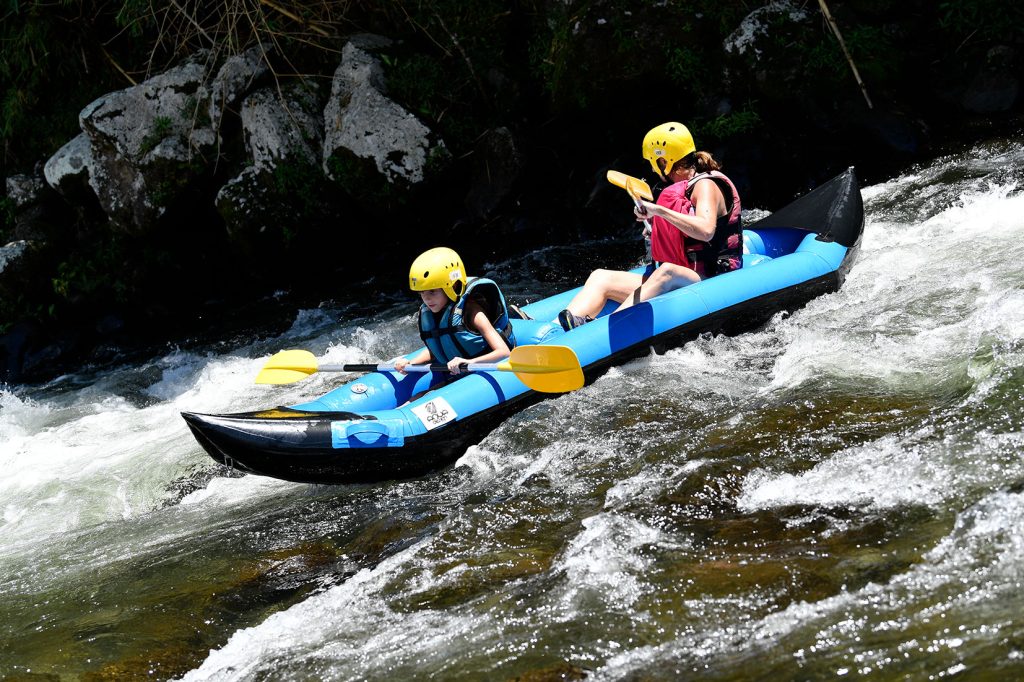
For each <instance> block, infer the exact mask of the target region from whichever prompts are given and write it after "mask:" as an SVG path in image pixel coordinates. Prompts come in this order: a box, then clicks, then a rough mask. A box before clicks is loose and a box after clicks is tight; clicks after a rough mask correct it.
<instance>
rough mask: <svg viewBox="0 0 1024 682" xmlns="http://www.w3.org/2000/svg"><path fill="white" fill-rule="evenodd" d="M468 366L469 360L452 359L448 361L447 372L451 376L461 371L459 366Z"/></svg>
mask: <svg viewBox="0 0 1024 682" xmlns="http://www.w3.org/2000/svg"><path fill="white" fill-rule="evenodd" d="M464 364H469V360H467V359H466V358H452V359H451V360H449V361H448V371H449V372H451V373H452V374H458V373H459V372H461V371H462V367H461V366H460V365H464Z"/></svg>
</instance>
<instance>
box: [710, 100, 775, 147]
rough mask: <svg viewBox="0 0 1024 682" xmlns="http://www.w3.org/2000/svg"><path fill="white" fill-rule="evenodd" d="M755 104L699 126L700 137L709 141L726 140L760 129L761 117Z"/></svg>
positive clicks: (749, 103)
mask: <svg viewBox="0 0 1024 682" xmlns="http://www.w3.org/2000/svg"><path fill="white" fill-rule="evenodd" d="M754 107H755V103H753V102H748V103H747V105H746V106H745V107H744V108H743V109H741V110H739V111H733V112H731V113H729V114H725V115H723V116H719V117H717V118H715V119H713V120H711V121H708V122H707V123H704V124H702V125H701V126H700V133H701V137H702V138H705V139H707V140H710V141H715V140H727V139H729V138H732V137H737V136H739V135H744V134H747V133H751V132H754V131H755V130H757V129H758V128H760V127H761V123H762V121H761V116H760V115H759V114H758V113H757V110H756V109H755V108H754Z"/></svg>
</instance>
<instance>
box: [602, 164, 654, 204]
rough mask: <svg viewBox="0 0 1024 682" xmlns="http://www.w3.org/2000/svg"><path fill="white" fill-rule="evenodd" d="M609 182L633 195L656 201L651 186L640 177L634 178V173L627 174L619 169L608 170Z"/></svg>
mask: <svg viewBox="0 0 1024 682" xmlns="http://www.w3.org/2000/svg"><path fill="white" fill-rule="evenodd" d="M608 182H610V183H612V184H613V185H615V186H616V187H621V188H622V189H624V190H626V191H627V192H629V195H630V196H631V197H633V198H634V199H635V198H640V199H644V200H646V201H654V194H652V193H651V186H650V185H648V184H647V183H646V182H644V181H643V180H641V179H640V178H634V177H633V176H632V175H626V174H625V173H620V172H619V171H614V170H610V171H608Z"/></svg>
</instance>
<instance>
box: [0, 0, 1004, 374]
mask: <svg viewBox="0 0 1024 682" xmlns="http://www.w3.org/2000/svg"><path fill="white" fill-rule="evenodd" d="M762 5H763V3H761V2H743V1H735V0H732V1H725V2H720V3H714V4H710V5H708V4H705V5H701V6H700V7H697V6H695V5H694V4H693V3H684V2H674V1H670V2H667V3H649V2H641V3H632V4H631V5H630V6H629V7H628V8H626V7H624V6H623V5H622V3H617V2H613V1H611V0H609V1H602V0H591V1H589V2H581V1H574V2H561V1H557V2H556V1H544V0H519V1H512V2H500V1H497V0H481V1H480V2H471V3H467V2H464V1H462V0H406V1H404V2H403V1H401V0H382V1H381V2H359V1H354V0H352V1H349V0H319V1H310V2H298V1H296V0H273V1H271V0H227V1H225V2H218V3H207V2H200V1H199V0H177V1H176V2H170V3H163V2H153V1H152V0H112V1H108V0H60V1H59V2H57V1H45V2H44V1H39V0H3V5H2V7H3V9H2V12H3V15H2V18H0V85H2V87H0V92H2V101H0V108H2V114H0V131H2V137H3V147H2V150H0V151H2V156H0V170H2V175H3V176H4V177H8V176H12V175H15V174H29V175H31V174H38V173H39V170H40V167H41V164H42V163H43V162H45V161H46V159H47V158H49V156H50V155H52V154H53V153H54V152H55V151H56V150H57V149H59V148H60V147H61V146H62V145H64V144H65V143H66V142H67V141H68V140H70V139H71V138H73V137H74V136H75V135H77V134H78V133H79V132H80V129H79V126H78V112H79V111H81V110H82V108H83V107H85V105H87V104H88V103H89V102H91V101H93V100H94V99H95V98H97V97H99V96H101V95H103V94H104V93H108V92H111V91H114V90H119V89H122V88H126V87H129V86H130V85H133V84H135V83H138V82H141V81H143V80H145V79H146V78H147V77H149V76H152V75H154V74H156V73H159V72H161V71H163V70H165V69H166V68H168V67H169V66H171V65H173V64H175V63H176V62H178V61H179V60H181V59H182V58H184V57H185V56H187V55H190V54H192V53H194V52H195V51H196V50H197V49H200V48H207V49H212V50H214V51H215V52H220V53H223V54H225V55H227V54H236V53H239V52H241V51H242V50H244V49H245V48H247V47H250V46H252V45H254V44H257V43H260V42H262V43H265V44H267V45H273V46H275V47H276V49H275V50H274V51H273V52H272V53H271V54H270V55H269V56H268V57H267V59H268V60H269V61H270V65H271V68H272V76H273V78H274V79H275V80H276V81H277V83H278V84H279V85H281V86H282V87H283V86H284V85H285V84H287V83H291V82H295V81H300V82H311V83H319V84H320V87H321V89H322V90H323V91H329V89H330V79H331V75H332V73H333V71H334V69H335V68H336V67H337V64H338V61H339V55H340V50H341V48H342V47H343V45H344V44H345V42H346V39H347V37H348V36H350V35H353V34H359V33H374V34H379V35H384V36H387V37H388V38H391V39H392V40H395V41H396V42H395V43H394V44H393V45H392V47H390V48H388V49H387V50H384V51H383V53H382V55H381V58H382V59H383V61H384V64H385V70H386V77H387V88H388V95H389V97H391V98H392V99H394V100H395V101H396V102H398V103H400V104H401V105H402V106H404V107H405V108H406V109H407V110H409V111H411V112H413V113H414V114H415V115H416V116H417V117H419V118H420V119H421V120H422V121H423V122H424V123H425V124H426V125H427V126H428V127H430V128H431V130H432V131H434V132H435V133H436V134H437V135H438V136H439V137H440V138H441V139H443V140H444V142H445V145H446V148H447V150H448V152H449V154H448V155H443V156H438V158H436V159H432V160H431V162H432V163H433V164H434V168H433V169H432V170H434V171H435V172H433V173H431V176H430V178H429V179H428V180H427V181H426V182H424V183H422V184H421V186H416V187H405V186H401V185H399V184H392V183H389V182H388V181H387V180H386V179H385V178H384V177H383V176H381V175H380V174H379V173H377V171H376V169H375V168H373V167H372V166H370V165H368V164H366V163H365V162H364V161H363V160H361V159H358V158H356V157H352V158H349V159H345V158H341V159H334V160H333V161H332V167H331V171H332V175H333V176H334V178H335V179H334V180H327V179H325V177H324V176H323V174H322V173H321V172H320V169H319V168H317V167H311V166H308V165H303V164H295V165H293V166H282V167H279V168H278V169H277V170H276V171H275V173H274V185H273V187H272V189H271V191H270V193H271V194H272V195H273V197H272V198H273V201H274V202H275V205H277V206H278V207H279V209H280V214H281V215H280V219H279V220H278V221H277V222H278V225H279V229H277V230H275V231H273V232H272V233H270V234H268V235H264V236H263V237H262V238H261V239H262V241H256V242H254V241H247V242H245V243H240V242H239V241H238V240H237V239H236V238H235V237H233V236H232V235H229V234H227V233H226V231H225V229H224V226H223V224H222V222H221V217H220V216H218V214H217V212H216V211H215V210H214V209H213V207H212V206H213V202H212V198H213V194H215V193H216V189H217V187H219V186H220V184H219V183H222V182H223V181H224V180H225V179H226V178H228V177H230V175H229V173H230V172H231V171H232V170H234V168H233V164H234V165H237V164H238V159H239V158H240V156H241V154H240V153H238V152H239V147H240V143H239V142H238V141H237V139H236V140H234V141H233V140H232V138H231V135H230V134H224V138H225V146H224V147H223V148H221V149H220V157H219V158H214V159H201V160H197V163H198V164H200V166H201V168H200V169H198V170H199V174H200V175H204V177H206V178H207V179H208V181H209V183H210V186H209V188H207V189H206V190H205V191H204V189H203V188H199V189H191V190H190V192H192V193H191V194H185V195H183V194H182V188H181V187H177V186H174V185H169V186H167V187H165V188H162V189H163V190H164V193H163V194H162V195H161V194H160V193H159V192H158V193H157V196H156V200H157V201H158V202H159V201H164V202H166V204H167V207H168V209H169V210H168V214H167V218H166V219H165V221H164V222H165V225H164V229H162V230H158V231H150V232H147V233H145V234H131V233H126V232H124V231H118V230H113V229H110V226H109V225H108V223H107V220H106V217H105V215H104V214H103V212H102V211H101V210H100V209H99V207H98V206H94V205H90V204H89V203H88V202H84V203H82V204H77V205H72V204H70V203H65V204H62V205H58V206H57V207H56V208H51V209H50V212H49V213H48V214H47V215H46V216H44V219H43V222H46V223H48V224H50V225H51V226H53V225H56V228H55V232H54V233H51V236H50V237H51V239H52V238H53V234H57V235H59V239H60V240H61V242H62V243H63V244H65V245H66V248H64V249H63V250H62V251H60V255H59V256H58V257H52V256H51V258H50V260H44V261H43V262H40V263H37V264H36V266H35V268H34V269H33V271H32V273H31V276H26V277H25V279H24V280H23V286H19V287H11V286H7V287H6V288H4V291H3V298H2V299H0V334H3V335H4V336H3V340H4V343H5V344H6V345H5V346H0V381H2V380H5V379H6V380H8V381H26V380H27V381H32V380H40V379H42V378H45V377H46V376H48V375H51V374H53V373H54V372H57V371H61V370H63V369H67V368H68V367H73V366H74V364H75V363H76V362H80V361H82V360H83V359H85V358H90V357H91V358H92V359H93V360H97V361H103V360H107V361H109V360H112V359H117V358H119V357H123V353H124V352H125V351H126V349H128V348H130V347H132V346H139V344H140V343H143V342H146V341H149V342H158V343H160V342H162V343H167V342H170V343H177V342H184V341H185V340H186V339H187V338H189V337H195V336H196V335H197V334H199V333H200V332H201V331H203V330H205V331H207V332H212V333H215V334H218V335H224V334H228V333H229V332H230V330H231V329H239V330H240V329H244V328H247V327H250V326H253V327H254V326H257V325H260V324H264V323H266V320H261V319H259V313H265V314H267V315H271V316H277V315H280V316H281V321H282V324H285V323H287V322H288V321H289V319H290V316H289V315H288V314H283V313H281V311H279V310H277V309H274V308H272V307H271V306H270V304H269V303H268V301H269V300H270V299H268V298H267V296H269V295H270V294H271V293H272V292H274V291H279V290H287V291H289V292H290V293H291V295H292V296H293V297H294V298H293V299H290V300H288V301H287V302H286V304H298V302H300V301H302V302H308V301H313V302H314V303H315V301H317V300H320V299H329V298H332V297H338V298H340V299H344V298H346V296H347V297H348V298H356V299H358V298H367V299H370V300H372V297H373V294H374V292H373V290H376V289H383V290H385V291H394V290H396V289H399V288H400V287H401V283H402V282H403V281H404V275H405V268H406V267H407V264H408V262H411V260H412V258H413V257H415V255H416V254H417V253H419V251H420V250H422V249H423V248H427V247H429V246H433V245H436V244H439V243H447V244H450V245H452V246H454V247H456V248H458V249H459V250H460V251H461V252H463V256H464V258H466V260H467V261H470V262H481V259H484V258H493V257H495V256H513V255H515V254H516V253H522V252H524V251H528V250H530V249H532V248H536V247H539V246H543V245H546V244H550V243H553V242H563V243H571V242H572V241H574V240H578V239H580V238H582V237H589V236H595V235H601V234H610V233H613V232H615V231H617V230H620V229H622V227H623V226H624V225H629V215H628V211H625V212H623V210H622V206H621V203H622V202H621V197H619V196H617V195H616V193H615V192H614V191H612V190H609V189H608V188H607V186H606V184H605V183H604V181H603V175H604V171H605V170H606V169H608V168H610V167H614V168H617V169H620V170H623V171H625V172H629V173H632V174H636V175H641V174H645V173H647V169H646V168H645V165H644V162H643V160H642V159H641V158H640V157H639V153H638V152H639V140H640V138H641V137H642V135H643V133H644V132H645V131H646V130H647V129H648V128H650V127H651V126H653V125H655V124H657V123H660V122H663V121H666V120H682V121H684V122H685V123H687V125H689V126H690V128H691V130H693V131H694V133H695V137H696V138H697V143H698V146H699V147H700V148H704V149H709V150H711V151H713V152H714V153H715V155H716V156H718V157H719V158H720V160H721V161H723V163H724V166H725V170H726V171H727V172H728V173H729V174H730V175H731V176H732V177H734V179H735V180H736V181H737V184H738V185H739V186H740V189H741V191H742V192H743V194H744V202H745V204H746V205H747V206H749V207H759V208H765V209H773V208H776V207H778V206H779V205H781V204H783V203H785V202H786V201H788V200H790V199H791V198H792V197H793V196H794V195H795V194H798V193H800V192H803V191H806V190H807V189H809V188H811V187H813V186H815V185H816V184H817V183H819V182H821V181H823V180H825V179H827V178H828V177H831V176H832V175H834V174H835V173H837V172H839V171H841V170H842V169H844V168H845V167H847V166H850V165H855V166H856V167H857V168H858V171H859V174H860V176H861V179H862V182H864V183H865V184H867V183H872V182H877V181H880V180H883V179H885V178H886V177H888V176H890V175H891V174H892V173H894V172H897V171H898V170H899V169H901V168H903V167H905V166H907V165H908V164H911V163H913V162H915V161H918V160H921V159H924V158H926V157H929V156H933V155H936V154H940V153H942V152H943V151H944V150H946V149H950V148H954V147H955V146H956V145H961V144H963V143H966V142H970V141H972V140H976V139H982V138H984V137H988V136H990V135H993V134H1000V133H1008V134H1016V133H1018V131H1019V115H1020V112H1021V106H1020V97H1015V98H1012V101H1011V102H1010V103H1009V105H1006V104H1002V105H995V106H988V105H986V104H985V101H986V100H985V95H986V94H987V93H986V91H985V87H986V86H985V83H986V82H987V81H986V77H989V78H990V80H991V79H998V78H999V77H1002V76H1004V75H1005V74H1006V73H1017V74H1019V73H1021V72H1022V71H1024V69H1021V63H1022V55H1021V51H1022V50H1024V5H1021V4H1019V3H1010V2H1005V1H1004V0H999V1H997V0H942V1H936V0H904V1H901V2H884V1H881V0H830V1H829V8H830V9H831V12H832V15H833V16H834V17H835V19H836V21H837V24H838V26H839V28H840V30H841V31H842V35H843V38H844V39H845V43H846V47H847V48H848V50H849V53H850V57H851V58H852V60H853V62H854V64H855V65H856V67H857V69H858V71H859V73H860V76H861V77H862V79H863V81H864V83H865V87H866V89H867V92H868V93H869V95H870V98H871V101H872V104H873V106H872V107H870V108H869V106H868V104H867V102H866V100H865V97H864V95H863V93H862V92H861V90H860V88H858V86H857V83H856V82H855V80H854V78H853V75H852V72H851V64H850V63H849V61H848V60H847V58H846V56H845V55H844V53H843V51H842V50H841V49H840V46H839V43H838V41H837V40H836V37H835V35H834V34H833V33H832V31H830V29H829V26H828V24H827V22H826V21H825V20H824V18H823V16H822V14H821V12H820V8H819V6H818V3H817V2H799V1H796V0H794V1H793V2H792V3H791V5H792V6H793V7H794V8H797V9H802V10H804V11H805V12H806V13H807V15H808V16H809V19H808V20H807V21H803V22H792V21H783V20H781V19H775V20H773V23H771V24H770V25H769V27H768V31H767V33H766V34H765V35H763V36H761V38H759V41H758V43H757V46H758V50H759V52H760V54H759V56H758V57H756V58H755V57H754V54H753V51H752V50H751V51H747V52H745V53H742V54H739V53H737V52H735V51H732V52H730V51H727V50H726V49H724V47H723V45H724V42H725V40H726V38H727V37H728V36H729V35H730V34H732V33H733V32H734V31H736V29H737V28H738V27H739V26H740V25H741V22H742V21H743V20H744V18H745V17H747V16H748V15H749V14H750V13H751V12H753V11H755V10H757V9H758V8H760V7H761V6H762ZM979 83H981V85H978V84H979ZM979 88H980V89H981V95H980V99H979V96H978V95H977V90H978V89H979ZM972 89H973V90H972ZM1004 90H1005V88H1004ZM972 92H974V93H975V94H974V96H973V99H972ZM979 102H981V103H980V104H979ZM226 125H231V124H230V123H227V124H226ZM161 126H163V127H166V126H167V122H163V123H161V121H159V120H158V121H156V123H155V124H154V126H153V129H152V131H150V137H149V138H147V140H150V143H151V144H152V145H153V146H155V145H156V144H158V143H159V141H160V140H161V139H162V137H163V135H164V134H165V133H166V130H162V129H161ZM236 126H237V124H236ZM499 127H503V128H507V129H508V130H510V131H511V133H512V135H513V138H514V139H515V141H516V144H515V151H516V155H517V156H518V157H520V158H521V162H520V163H519V164H518V165H515V166H514V167H513V168H512V170H511V173H512V175H513V180H512V181H511V187H510V189H509V190H508V191H507V192H506V193H504V194H503V195H502V196H501V197H500V201H499V202H497V204H496V205H493V206H488V207H487V208H486V210H482V209H481V210H477V209H474V201H475V200H474V196H475V195H474V191H475V189H476V188H478V187H479V183H480V182H481V180H480V179H481V178H482V177H487V176H488V174H490V173H491V172H493V171H494V167H493V164H494V163H496V162H498V161H507V160H508V158H507V157H508V154H507V153H506V152H505V151H504V150H503V149H502V148H500V147H499V148H498V149H497V151H495V150H493V149H492V150H490V151H489V152H488V147H487V145H488V144H489V143H490V142H492V141H493V139H494V135H493V131H494V130H495V129H496V128H499ZM227 133H230V130H228V131H227ZM648 177H649V176H648ZM183 196H184V197H185V198H184V199H183V198H182V197H183ZM161 197H162V198H161ZM613 215H614V216H617V217H616V218H612V217H611V216H613ZM0 221H2V223H0V246H2V244H4V243H7V242H8V241H10V240H11V239H12V238H14V237H15V236H17V235H16V231H17V225H18V221H17V216H16V211H15V210H14V204H13V202H12V200H11V199H10V198H8V197H4V198H3V199H0ZM332 221H338V223H339V224H340V225H342V227H339V228H338V229H332V228H331V225H332ZM623 221H625V223H624V222H623ZM382 247H383V248H382ZM595 265H596V264H595ZM372 275H376V277H375V278H374V279H371V280H370V281H369V283H368V284H367V283H366V280H367V278H368V277H370V276H372ZM356 282H363V284H362V285H361V286H359V287H353V284H354V283H356ZM343 292H348V293H347V294H346V293H343ZM253 303H255V305H253ZM147 329H152V330H154V331H153V332H152V333H149V332H147V331H146V330H147ZM4 363H6V366H4Z"/></svg>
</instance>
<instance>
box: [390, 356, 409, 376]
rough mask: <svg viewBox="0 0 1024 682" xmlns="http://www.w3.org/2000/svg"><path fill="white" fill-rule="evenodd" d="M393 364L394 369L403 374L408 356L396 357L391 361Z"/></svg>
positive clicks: (407, 362)
mask: <svg viewBox="0 0 1024 682" xmlns="http://www.w3.org/2000/svg"><path fill="white" fill-rule="evenodd" d="M393 364H394V365H395V371H396V372H398V373H399V374H405V368H406V366H407V365H408V364H409V358H398V359H397V360H395V362H394V363H393Z"/></svg>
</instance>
